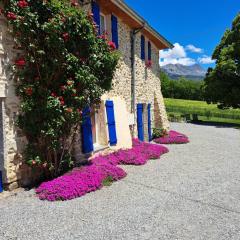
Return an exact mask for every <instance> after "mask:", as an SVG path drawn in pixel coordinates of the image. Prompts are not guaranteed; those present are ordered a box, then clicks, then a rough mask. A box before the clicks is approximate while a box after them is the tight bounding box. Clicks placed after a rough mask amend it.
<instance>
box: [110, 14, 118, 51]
mask: <svg viewBox="0 0 240 240" xmlns="http://www.w3.org/2000/svg"><path fill="white" fill-rule="evenodd" d="M111 20H112V41H113V42H114V43H115V45H116V48H118V47H119V43H118V18H117V17H116V16H114V15H112V17H111Z"/></svg>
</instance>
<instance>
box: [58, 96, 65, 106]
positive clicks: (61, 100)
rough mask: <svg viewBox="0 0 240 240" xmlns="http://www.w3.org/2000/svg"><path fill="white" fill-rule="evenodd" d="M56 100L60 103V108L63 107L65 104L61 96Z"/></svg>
mask: <svg viewBox="0 0 240 240" xmlns="http://www.w3.org/2000/svg"><path fill="white" fill-rule="evenodd" d="M58 99H59V101H60V104H61V106H63V105H64V104H65V102H64V98H63V97H62V96H60V97H58Z"/></svg>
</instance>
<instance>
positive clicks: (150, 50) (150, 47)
mask: <svg viewBox="0 0 240 240" xmlns="http://www.w3.org/2000/svg"><path fill="white" fill-rule="evenodd" d="M148 60H149V61H151V60H152V44H151V43H150V42H148Z"/></svg>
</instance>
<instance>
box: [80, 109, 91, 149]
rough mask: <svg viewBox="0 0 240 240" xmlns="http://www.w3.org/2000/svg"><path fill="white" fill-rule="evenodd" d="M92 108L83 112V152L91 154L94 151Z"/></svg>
mask: <svg viewBox="0 0 240 240" xmlns="http://www.w3.org/2000/svg"><path fill="white" fill-rule="evenodd" d="M90 113H91V112H90V108H89V107H86V108H84V110H83V115H82V118H83V121H82V151H83V153H90V152H92V151H93V137H92V123H91V115H90Z"/></svg>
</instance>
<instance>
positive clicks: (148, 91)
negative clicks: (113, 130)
mask: <svg viewBox="0 0 240 240" xmlns="http://www.w3.org/2000/svg"><path fill="white" fill-rule="evenodd" d="M118 31H119V32H118V33H119V51H120V52H121V54H122V57H121V60H120V62H119V66H118V69H117V71H116V74H115V77H114V79H113V89H112V90H111V91H110V92H109V93H108V94H109V96H110V97H111V96H116V95H120V96H122V97H123V98H124V99H125V101H126V103H127V108H128V111H129V112H130V111H131V37H130V32H131V29H130V27H128V26H127V25H126V24H125V23H124V22H123V21H121V19H119V29H118ZM141 34H142V33H141V32H140V33H138V34H137V36H136V53H135V61H136V83H135V84H136V87H135V97H136V104H137V103H143V104H149V103H150V104H151V113H152V126H153V127H164V128H166V129H169V122H168V118H167V114H166V109H165V105H164V101H163V96H162V92H161V82H160V67H159V50H158V49H157V48H156V47H155V46H154V45H153V43H151V44H152V63H153V65H152V67H151V68H146V64H145V61H143V60H142V59H141V55H140V54H141ZM145 42H146V47H145V49H146V58H147V43H148V39H146V38H145ZM135 107H136V106H135ZM144 112H145V111H144ZM145 129H147V128H145ZM135 130H136V128H135ZM145 132H146V131H145ZM135 135H136V132H135Z"/></svg>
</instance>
